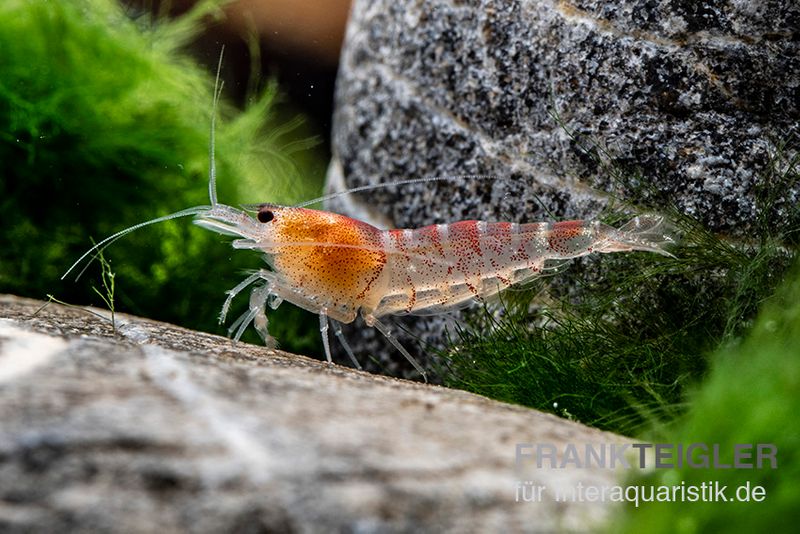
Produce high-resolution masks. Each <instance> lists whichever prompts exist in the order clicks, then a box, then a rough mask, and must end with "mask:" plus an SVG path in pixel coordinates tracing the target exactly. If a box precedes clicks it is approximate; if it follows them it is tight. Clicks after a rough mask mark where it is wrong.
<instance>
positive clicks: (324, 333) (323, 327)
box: [319, 308, 333, 364]
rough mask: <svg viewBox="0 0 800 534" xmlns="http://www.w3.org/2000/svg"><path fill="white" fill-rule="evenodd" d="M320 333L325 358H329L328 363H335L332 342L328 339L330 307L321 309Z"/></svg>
mask: <svg viewBox="0 0 800 534" xmlns="http://www.w3.org/2000/svg"><path fill="white" fill-rule="evenodd" d="M319 335H320V336H321V337H322V346H323V347H324V348H325V358H327V360H328V363H330V364H333V358H331V343H330V341H329V340H328V308H322V309H320V310H319Z"/></svg>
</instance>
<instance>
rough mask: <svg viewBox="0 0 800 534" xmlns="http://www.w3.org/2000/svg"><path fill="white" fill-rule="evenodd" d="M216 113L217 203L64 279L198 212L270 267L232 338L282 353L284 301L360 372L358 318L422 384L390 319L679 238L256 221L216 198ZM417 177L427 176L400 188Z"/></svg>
mask: <svg viewBox="0 0 800 534" xmlns="http://www.w3.org/2000/svg"><path fill="white" fill-rule="evenodd" d="M218 98H219V90H216V89H215V93H214V109H216V103H217V99H218ZM213 115H214V114H212V123H211V137H210V150H209V152H210V168H209V200H210V205H209V206H197V207H193V208H188V209H185V210H182V211H180V212H177V213H174V214H171V215H167V216H165V217H159V218H157V219H153V220H150V221H147V222H143V223H140V224H137V225H135V226H132V227H130V228H127V229H125V230H122V231H120V232H118V233H116V234H114V235H112V236H110V237H108V238H106V239H104V240H103V241H101V242H99V243H98V244H97V245H95V247H93V248H92V249H90V250H89V251H88V252H86V253H85V254H84V255H83V256H81V257H80V258H79V259H78V261H76V262H75V263H74V264H73V265H72V266H71V267H70V268H69V270H68V271H67V272H66V273H65V274H64V276H63V277H62V279H63V278H64V277H66V276H67V275H68V274H69V273H70V272H71V271H72V270H73V269H74V268H75V267H76V266H77V265H78V264H80V263H81V262H82V261H83V260H84V258H86V257H87V256H89V255H90V254H92V253H94V252H95V251H97V250H100V249H102V248H104V247H106V246H108V245H109V244H111V243H112V242H113V241H115V240H116V239H118V238H120V237H122V236H124V235H126V234H128V233H130V232H132V231H134V230H137V229H139V228H141V227H143V226H146V225H149V224H154V223H157V222H162V221H165V220H169V219H174V218H178V217H185V216H189V215H193V216H195V219H194V222H195V224H197V225H199V226H201V227H203V228H206V229H208V230H212V231H214V232H218V233H221V234H226V235H231V236H234V237H236V238H237V239H235V240H234V241H233V243H232V244H233V247H234V248H237V249H250V250H255V251H258V252H260V253H262V254H263V255H264V258H265V261H266V263H267V265H268V267H269V269H263V268H262V269H260V270H258V271H257V272H255V273H253V274H251V275H250V276H248V277H247V278H246V279H245V280H243V281H242V282H241V283H239V284H238V285H236V286H235V287H234V288H232V289H231V290H229V291H228V292H227V298H226V300H225V302H224V304H223V307H222V312H221V314H220V322H221V323H223V322H224V320H225V317H226V315H227V313H228V310H229V308H230V305H231V303H232V301H233V299H234V298H235V297H236V296H237V295H238V294H240V293H241V292H242V291H244V290H245V289H247V288H248V287H250V286H253V287H252V289H251V291H250V301H249V306H248V311H247V312H245V313H244V314H243V315H242V316H241V317H239V319H237V320H236V321H235V322H234V323H233V325H232V326H231V328H230V330H229V333H230V334H231V335H232V336H233V339H234V341H238V340H239V338H240V337H241V336H242V334H243V332H244V331H245V329H246V328H247V327H248V326H249V325H250V324H251V323H252V324H253V325H254V327H255V329H256V331H257V332H258V334H259V335H260V336H261V338H262V339H263V340H264V342H265V343H266V344H267V346H271V347H274V346H275V340H274V339H273V338H272V337H271V336H270V334H269V331H268V320H267V315H266V307H267V306H270V307H271V308H273V309H275V308H277V307H278V306H279V305H280V304H281V302H283V301H288V302H290V303H292V304H294V305H296V306H298V307H300V308H303V309H305V310H308V311H310V312H313V313H315V314H317V315H318V316H319V323H320V333H321V336H322V341H323V347H324V350H325V356H326V358H327V361H328V362H329V363H332V358H331V350H330V343H329V339H328V330H329V328H331V327H332V328H333V331H334V333H335V335H336V337H337V338H338V339H339V341H340V342H341V344H342V346H343V347H344V349H345V351H346V352H347V354H348V356H349V357H350V359H351V360H352V361H353V363H354V365H355V366H356V367H358V368H360V365H359V363H358V360H357V359H356V357H355V355H354V354H353V351H352V350H351V348H350V347H349V345H348V344H347V341H346V340H345V338H344V336H343V334H342V329H341V323H351V322H353V321H354V320H355V319H356V318H357V317H358V316H359V315H360V316H361V317H362V318H363V320H364V322H365V323H366V324H367V325H368V326H370V327H373V328H376V329H377V330H378V331H379V332H381V334H383V335H384V336H385V337H386V339H388V340H389V342H390V343H391V344H392V345H393V346H394V347H395V348H396V349H397V350H398V351H399V352H400V353H401V354H402V355H403V356H404V357H405V358H406V359H407V360H408V361H409V362H410V363H411V364H412V365H413V366H414V367H415V368H416V369H417V371H418V372H419V373H420V374H421V375H422V376H423V378H425V377H426V374H425V370H424V369H423V368H422V366H421V365H420V364H419V363H418V362H417V361H416V359H414V357H413V356H412V355H411V354H410V353H409V352H408V351H407V350H406V349H405V348H404V347H403V346H402V345H401V344H400V342H399V341H398V340H397V339H396V338H395V336H394V335H393V334H392V330H391V328H390V327H389V326H388V325H387V324H386V323H384V322H383V319H384V318H385V317H387V316H390V315H394V314H402V313H439V312H445V311H448V310H451V309H453V308H455V307H459V306H461V305H463V304H465V303H467V302H469V301H472V300H475V299H485V298H488V297H491V296H493V295H495V294H497V293H498V292H500V291H502V290H503V289H505V288H508V287H510V286H513V285H516V284H521V283H524V282H526V281H528V280H531V279H532V278H534V277H536V276H539V275H541V273H542V270H543V269H544V268H545V267H546V264H547V262H548V261H552V260H568V259H572V258H577V257H580V256H585V255H587V254H592V253H610V252H623V251H634V250H640V251H649V252H655V253H659V254H665V255H669V253H668V252H666V251H665V249H664V247H665V245H668V244H670V243H671V242H672V239H671V238H670V236H669V234H668V233H667V232H666V231H665V221H664V219H663V218H662V217H660V216H655V215H643V216H639V217H636V218H634V219H633V220H631V221H630V222H629V223H628V224H626V225H624V226H622V227H621V228H618V229H617V228H613V227H611V226H608V225H605V224H602V223H599V222H594V221H567V222H556V223H548V222H541V223H529V224H517V223H507V222H495V223H490V222H483V221H462V222H456V223H453V224H438V225H431V226H425V227H423V228H419V229H414V230H412V229H397V230H380V229H378V228H376V227H374V226H372V225H370V224H367V223H365V222H362V221H360V220H357V219H352V218H349V217H346V216H344V215H339V214H336V213H329V212H325V211H318V210H313V209H307V208H305V207H287V206H278V205H273V204H261V205H259V206H258V207H257V211H256V212H255V215H251V214H250V213H248V211H246V210H240V209H237V208H233V207H231V206H227V205H225V204H221V203H219V202H218V201H217V195H216V169H215V164H214V119H213ZM420 181H426V179H421V180H405V181H402V182H398V183H396V184H394V185H397V184H405V183H415V182H420ZM389 185H392V184H389ZM367 188H373V187H372V186H368V187H367ZM367 188H359V189H357V190H363V189H367ZM353 191H355V190H353ZM351 192H352V191H351ZM309 204H310V202H308V203H304V205H309Z"/></svg>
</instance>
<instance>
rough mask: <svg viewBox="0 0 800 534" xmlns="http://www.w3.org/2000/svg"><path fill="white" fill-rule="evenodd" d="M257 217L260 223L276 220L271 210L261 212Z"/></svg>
mask: <svg viewBox="0 0 800 534" xmlns="http://www.w3.org/2000/svg"><path fill="white" fill-rule="evenodd" d="M257 217H258V220H259V222H262V223H268V222H270V221H271V220H272V219H274V218H275V214H274V213H272V212H271V211H270V210H261V211H259V212H258V215H257Z"/></svg>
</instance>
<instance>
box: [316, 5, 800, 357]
mask: <svg viewBox="0 0 800 534" xmlns="http://www.w3.org/2000/svg"><path fill="white" fill-rule="evenodd" d="M799 119H800V3H798V1H797V0H789V1H781V0H766V1H760V2H758V1H757V2H744V1H706V2H694V1H685V0H640V1H614V2H611V1H599V0H598V1H592V0H583V1H580V0H579V1H572V2H563V1H547V0H545V1H539V0H528V1H526V0H498V1H492V0H489V1H481V2H477V1H456V0H450V1H440V0H426V1H411V0H401V1H380V0H378V1H375V0H356V1H355V2H354V4H353V8H352V15H351V19H350V23H349V27H348V31H347V37H346V42H345V45H344V49H343V56H342V62H341V68H340V72H339V79H338V82H337V94H336V111H335V123H334V130H333V148H334V159H333V161H332V163H331V166H330V170H329V187H330V189H331V190H342V189H345V188H347V187H354V186H359V185H363V184H366V183H377V182H386V181H395V180H401V179H407V178H418V177H424V176H448V175H463V174H491V175H497V176H500V177H503V179H502V180H477V181H468V182H466V183H463V184H461V185H460V186H455V185H452V184H439V185H423V186H410V187H403V188H393V189H383V190H380V191H374V192H370V193H368V194H362V195H360V196H356V195H353V196H352V197H342V198H338V199H336V200H335V201H333V202H331V203H330V205H329V207H330V208H331V209H335V210H339V211H343V212H346V213H351V214H353V215H356V216H360V217H363V218H366V219H368V220H370V221H372V222H374V223H376V224H380V225H385V226H395V227H418V226H422V225H425V224H430V223H435V222H455V221H458V220H463V219H476V218H477V219H486V220H511V221H517V222H523V221H536V220H542V219H551V218H553V217H556V218H566V219H570V218H593V217H595V216H597V215H598V213H600V212H601V210H602V209H603V207H604V206H606V204H607V203H608V202H609V199H610V198H612V197H617V198H622V199H626V200H629V201H632V202H634V203H636V204H638V205H639V206H640V207H643V208H645V209H656V210H658V209H659V208H663V207H664V206H666V205H669V204H672V205H674V206H676V207H677V208H678V209H679V210H681V211H683V212H684V213H687V214H690V215H692V216H695V217H697V218H698V219H700V220H701V221H702V222H703V223H704V224H706V225H707V226H708V227H709V228H711V229H713V230H715V231H719V232H722V233H727V234H730V235H734V236H737V237H742V236H747V235H748V233H749V232H750V231H751V230H752V226H753V223H754V221H755V220H756V211H757V207H758V204H757V194H756V192H757V190H758V188H759V186H760V185H761V184H763V182H764V181H766V180H771V179H773V178H774V177H773V176H772V175H770V173H769V171H768V169H769V166H770V157H771V154H774V153H776V151H778V147H781V146H782V145H783V144H784V143H785V142H786V141H789V142H790V144H789V147H788V148H787V147H783V148H781V150H783V155H784V156H785V158H786V159H792V158H794V157H796V155H797V152H796V147H797V145H798V142H797V139H798V136H799V135H800V122H799ZM799 199H800V184H794V185H793V186H791V187H787V188H785V189H783V190H782V191H781V194H780V195H778V198H777V200H776V202H775V205H774V209H773V211H772V213H771V214H770V216H771V218H772V219H771V220H772V221H774V224H775V225H781V224H786V223H787V222H788V218H789V211H790V210H788V209H787V207H791V206H796V205H797V203H798V200H799ZM795 222H796V221H795ZM418 325H419V322H416V323H415V324H414V325H413V326H412V328H418ZM351 332H352V331H351ZM367 335H368V336H371V335H372V334H369V333H368V334H367ZM429 339H431V338H429ZM434 342H435V343H437V341H436V340H435V339H434Z"/></svg>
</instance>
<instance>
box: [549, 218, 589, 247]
mask: <svg viewBox="0 0 800 534" xmlns="http://www.w3.org/2000/svg"><path fill="white" fill-rule="evenodd" d="M582 229H583V221H563V222H558V223H555V224H554V225H553V230H552V231H551V232H550V236H549V237H548V238H547V246H548V247H549V249H550V250H552V251H553V252H555V253H557V254H569V253H570V252H571V251H570V248H569V246H568V243H569V240H570V239H573V238H575V237H578V236H579V235H580V233H581V230H582Z"/></svg>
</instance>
